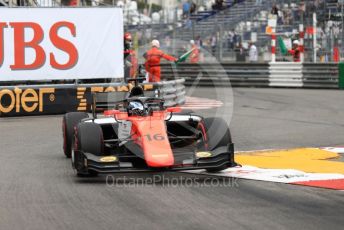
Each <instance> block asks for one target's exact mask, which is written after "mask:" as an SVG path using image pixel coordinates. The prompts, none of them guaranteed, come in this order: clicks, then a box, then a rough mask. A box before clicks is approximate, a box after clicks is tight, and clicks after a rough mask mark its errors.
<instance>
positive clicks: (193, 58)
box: [190, 40, 199, 63]
mask: <svg viewBox="0 0 344 230" xmlns="http://www.w3.org/2000/svg"><path fill="white" fill-rule="evenodd" d="M190 44H191V49H192V53H191V55H190V63H198V62H199V48H198V47H197V45H196V43H195V41H194V40H191V41H190Z"/></svg>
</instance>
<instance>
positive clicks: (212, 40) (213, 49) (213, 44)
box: [210, 34, 217, 56]
mask: <svg viewBox="0 0 344 230" xmlns="http://www.w3.org/2000/svg"><path fill="white" fill-rule="evenodd" d="M210 46H211V53H212V55H213V56H215V54H216V46H217V38H216V35H215V34H213V36H211V38H210Z"/></svg>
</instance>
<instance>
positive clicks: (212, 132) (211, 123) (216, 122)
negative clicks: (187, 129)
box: [199, 117, 234, 173]
mask: <svg viewBox="0 0 344 230" xmlns="http://www.w3.org/2000/svg"><path fill="white" fill-rule="evenodd" d="M199 129H200V130H201V132H202V133H203V139H202V142H201V146H202V148H203V150H207V151H212V150H214V149H216V148H219V147H223V146H226V147H227V146H228V145H229V144H231V143H232V137H231V133H230V130H229V126H228V124H227V122H226V121H225V120H224V119H222V118H217V117H215V118H205V119H204V120H203V122H202V123H201V124H200V126H199ZM230 154H234V153H230ZM229 159H231V158H229ZM228 167H229V165H227V164H225V165H222V166H219V167H215V168H208V169H206V171H207V172H210V173H215V172H219V171H222V170H224V169H226V168H228Z"/></svg>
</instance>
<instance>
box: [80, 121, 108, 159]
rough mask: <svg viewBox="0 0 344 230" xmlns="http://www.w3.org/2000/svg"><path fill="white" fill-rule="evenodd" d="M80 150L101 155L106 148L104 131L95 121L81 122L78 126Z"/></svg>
mask: <svg viewBox="0 0 344 230" xmlns="http://www.w3.org/2000/svg"><path fill="white" fill-rule="evenodd" d="M76 130H77V132H76V137H77V141H78V142H77V145H78V150H82V151H83V152H87V153H92V154H94V155H96V156H101V155H102V154H103V149H104V137H103V131H102V128H101V127H100V125H98V124H96V123H93V122H83V123H79V124H78V125H77V128H76Z"/></svg>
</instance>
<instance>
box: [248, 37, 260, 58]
mask: <svg viewBox="0 0 344 230" xmlns="http://www.w3.org/2000/svg"><path fill="white" fill-rule="evenodd" d="M248 56H249V57H248V59H249V61H250V62H256V61H258V51H257V47H256V46H255V44H254V43H253V42H252V41H251V42H250V49H249V51H248Z"/></svg>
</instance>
